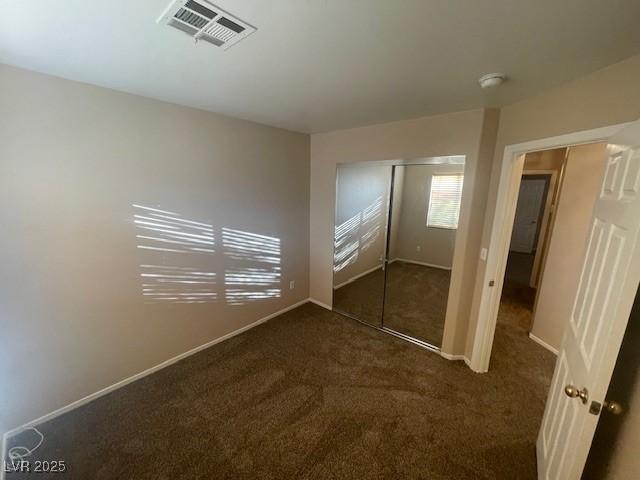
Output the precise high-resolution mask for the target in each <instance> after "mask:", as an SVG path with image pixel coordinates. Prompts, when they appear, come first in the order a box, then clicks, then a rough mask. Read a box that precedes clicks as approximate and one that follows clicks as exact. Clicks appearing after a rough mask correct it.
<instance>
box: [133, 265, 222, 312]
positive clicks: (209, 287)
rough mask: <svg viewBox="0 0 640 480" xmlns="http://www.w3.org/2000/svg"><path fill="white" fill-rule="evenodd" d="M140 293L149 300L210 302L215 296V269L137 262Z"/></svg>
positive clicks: (213, 300) (214, 299)
mask: <svg viewBox="0 0 640 480" xmlns="http://www.w3.org/2000/svg"><path fill="white" fill-rule="evenodd" d="M140 268H141V270H142V273H140V276H141V277H142V279H143V282H142V294H143V295H144V296H145V298H147V299H148V300H149V301H154V302H171V303H210V302H215V301H216V299H217V296H218V294H217V292H216V291H215V288H216V274H215V272H200V271H198V270H197V269H194V268H189V267H172V266H167V265H140Z"/></svg>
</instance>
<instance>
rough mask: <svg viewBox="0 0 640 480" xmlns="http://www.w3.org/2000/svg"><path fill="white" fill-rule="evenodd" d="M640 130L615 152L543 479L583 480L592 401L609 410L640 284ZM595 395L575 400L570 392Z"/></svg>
mask: <svg viewBox="0 0 640 480" xmlns="http://www.w3.org/2000/svg"><path fill="white" fill-rule="evenodd" d="M639 145H640V124H638V123H635V124H633V125H632V126H631V127H629V128H628V129H626V130H625V131H623V132H621V133H620V134H619V135H617V136H616V137H615V138H613V139H611V143H610V145H609V147H608V152H609V153H608V155H609V156H608V159H607V166H606V170H605V175H604V178H603V183H602V189H601V193H600V196H599V198H598V200H597V202H596V205H595V208H594V214H593V223H592V225H591V229H590V233H589V241H588V247H587V253H586V256H585V260H584V265H583V270H582V275H581V278H580V284H579V287H578V293H577V295H576V300H575V303H574V307H573V311H572V314H571V318H570V320H569V328H567V329H566V333H565V336H564V339H563V343H562V346H561V348H560V352H559V356H558V362H557V364H556V371H555V373H554V379H553V381H552V388H551V390H550V391H549V396H548V398H547V404H546V407H545V414H544V418H543V422H542V427H541V429H540V434H539V436H538V442H537V455H538V476H539V478H541V479H548V480H551V479H562V480H565V479H567V480H572V479H578V478H580V475H581V473H582V469H583V467H584V462H585V460H586V457H587V453H588V451H589V446H590V444H591V439H592V438H593V433H594V430H595V426H596V423H597V419H598V416H597V414H595V415H594V414H590V413H589V407H590V405H591V402H592V401H596V402H599V403H602V402H603V401H604V394H605V392H606V389H607V386H608V383H609V379H610V377H611V372H612V370H613V365H614V363H615V358H616V355H617V352H618V349H619V346H620V342H621V340H622V335H623V333H624V329H625V327H626V323H627V320H628V316H629V312H630V310H631V306H632V304H633V299H634V295H635V291H636V288H637V286H638V281H639V280H640V249H639V248H638V245H637V241H638V230H639V228H640V198H639V194H638V192H639V190H640V188H639V187H640V178H639V177H640V174H639V172H640V168H639V164H640V149H639V148H638V146H639ZM567 385H572V386H573V387H576V388H577V389H586V390H587V391H588V400H587V401H586V402H585V403H583V402H582V401H581V400H580V398H570V397H569V396H567V395H566V394H565V386H567Z"/></svg>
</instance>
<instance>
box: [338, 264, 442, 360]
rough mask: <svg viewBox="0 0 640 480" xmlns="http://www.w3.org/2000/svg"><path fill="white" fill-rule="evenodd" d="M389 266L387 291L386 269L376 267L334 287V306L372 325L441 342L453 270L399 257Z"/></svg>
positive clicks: (438, 344) (432, 342)
mask: <svg viewBox="0 0 640 480" xmlns="http://www.w3.org/2000/svg"><path fill="white" fill-rule="evenodd" d="M388 268H389V271H388V272H387V275H386V282H387V289H386V294H385V293H384V290H383V282H384V281H385V276H384V272H383V270H376V271H375V272H372V273H369V274H367V275H365V276H364V277H361V278H359V279H357V280H356V281H354V282H351V283H348V284H347V285H345V286H343V287H340V288H338V289H337V290H335V291H334V295H333V305H334V308H335V309H336V310H338V311H341V312H344V313H347V314H349V315H351V316H354V317H356V318H358V319H359V320H361V321H364V322H366V323H369V324H371V325H375V326H378V327H380V326H382V325H384V326H385V327H389V328H391V329H393V330H396V331H398V332H401V333H404V334H405V335H409V336H411V337H414V338H417V339H420V340H424V341H426V342H428V343H430V344H432V345H435V346H437V347H439V346H441V345H442V334H443V331H444V320H445V315H446V312H447V298H448V295H449V283H450V282H451V272H449V271H447V270H442V269H439V268H431V267H426V266H423V265H416V264H413V263H406V262H400V261H396V262H393V263H391V264H389V267H388ZM383 294H384V295H385V302H384V321H382V318H381V317H382V315H383V313H382V309H383V306H382V303H383V302H382V299H383Z"/></svg>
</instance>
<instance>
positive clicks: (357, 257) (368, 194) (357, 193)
mask: <svg viewBox="0 0 640 480" xmlns="http://www.w3.org/2000/svg"><path fill="white" fill-rule="evenodd" d="M391 172H392V167H390V166H362V167H360V166H359V167H341V168H338V176H337V181H336V223H335V225H336V227H335V239H334V264H333V308H334V310H336V311H338V312H340V313H342V314H345V315H347V316H349V317H353V318H355V319H357V320H360V321H362V322H365V323H368V324H370V325H374V326H377V327H382V304H383V300H384V285H385V283H384V260H385V249H386V235H387V219H388V218H389V213H388V212H389V201H390V186H391Z"/></svg>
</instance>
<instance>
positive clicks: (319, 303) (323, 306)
mask: <svg viewBox="0 0 640 480" xmlns="http://www.w3.org/2000/svg"><path fill="white" fill-rule="evenodd" d="M309 301H310V302H311V303H315V304H316V305H318V306H319V307H322V308H326V309H327V310H331V311H333V308H331V307H330V306H329V305H327V304H326V303H323V302H321V301H320V300H316V299H315V298H309Z"/></svg>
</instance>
